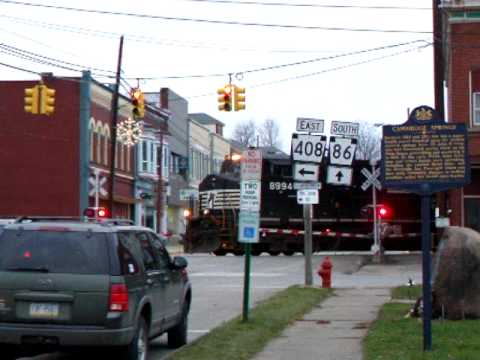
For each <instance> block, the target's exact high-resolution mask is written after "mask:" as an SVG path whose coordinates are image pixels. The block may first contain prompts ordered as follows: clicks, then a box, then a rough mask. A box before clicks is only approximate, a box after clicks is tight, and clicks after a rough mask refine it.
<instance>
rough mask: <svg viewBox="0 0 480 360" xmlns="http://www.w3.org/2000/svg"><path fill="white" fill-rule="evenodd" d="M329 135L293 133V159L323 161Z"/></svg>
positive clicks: (313, 161)
mask: <svg viewBox="0 0 480 360" xmlns="http://www.w3.org/2000/svg"><path fill="white" fill-rule="evenodd" d="M326 144H327V137H326V136H324V135H306V134H293V135H292V158H293V161H304V162H312V163H321V162H322V159H323V154H324V153H325V146H326Z"/></svg>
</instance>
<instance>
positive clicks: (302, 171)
mask: <svg viewBox="0 0 480 360" xmlns="http://www.w3.org/2000/svg"><path fill="white" fill-rule="evenodd" d="M299 173H300V175H302V176H305V175H313V174H315V172H314V171H308V170H305V168H301V169H300V171H299Z"/></svg>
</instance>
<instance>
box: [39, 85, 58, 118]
mask: <svg viewBox="0 0 480 360" xmlns="http://www.w3.org/2000/svg"><path fill="white" fill-rule="evenodd" d="M38 87H39V91H40V114H43V115H51V114H53V112H54V111H55V90H54V89H49V88H48V87H47V85H38Z"/></svg>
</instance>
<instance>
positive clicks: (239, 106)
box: [235, 85, 245, 111]
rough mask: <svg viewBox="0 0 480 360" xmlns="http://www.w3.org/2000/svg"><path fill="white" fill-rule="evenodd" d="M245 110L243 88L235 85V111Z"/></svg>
mask: <svg viewBox="0 0 480 360" xmlns="http://www.w3.org/2000/svg"><path fill="white" fill-rule="evenodd" d="M240 110H245V88H244V87H239V86H236V85H235V111H240Z"/></svg>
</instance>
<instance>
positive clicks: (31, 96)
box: [23, 85, 39, 114]
mask: <svg viewBox="0 0 480 360" xmlns="http://www.w3.org/2000/svg"><path fill="white" fill-rule="evenodd" d="M38 100H39V91H38V85H35V86H34V87H33V88H27V89H25V97H24V102H25V104H24V107H23V108H24V110H25V112H27V113H31V114H38V103H39V101H38Z"/></svg>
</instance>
